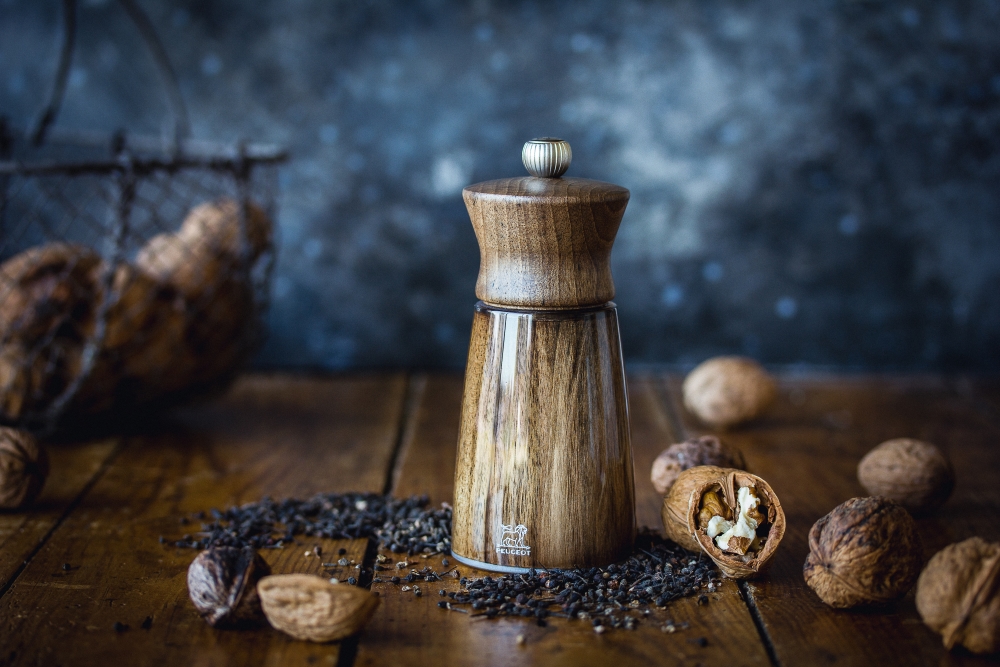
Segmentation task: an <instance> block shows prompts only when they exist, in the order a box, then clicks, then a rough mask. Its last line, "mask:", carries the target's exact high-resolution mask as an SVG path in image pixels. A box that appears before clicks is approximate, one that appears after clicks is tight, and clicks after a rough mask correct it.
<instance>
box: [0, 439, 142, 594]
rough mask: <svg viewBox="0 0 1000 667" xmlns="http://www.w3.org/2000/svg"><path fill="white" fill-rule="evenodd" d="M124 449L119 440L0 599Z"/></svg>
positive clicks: (12, 577)
mask: <svg viewBox="0 0 1000 667" xmlns="http://www.w3.org/2000/svg"><path fill="white" fill-rule="evenodd" d="M123 448H124V444H123V439H122V438H119V439H118V441H117V442H116V443H115V446H114V448H113V449H112V450H111V452H109V453H108V455H107V456H106V457H105V458H104V461H102V462H101V465H100V467H98V469H97V470H96V471H95V472H94V474H93V476H91V478H90V479H89V480H88V481H87V483H86V484H84V485H83V488H82V489H80V492H79V493H77V494H76V496H74V498H73V500H71V501H70V502H69V504H68V505H67V506H66V509H65V510H63V513H62V514H60V515H59V518H58V519H56V520H55V522H53V524H52V527H51V528H49V529H48V530H47V531H46V532H45V535H43V536H42V537H41V539H39V540H38V543H37V544H36V545H35V547H34V548H33V549H32V550H31V552H30V553H29V554H28V555H27V557H26V558H25V559H24V560H23V561H22V562H21V564H20V565H19V566H18V567H17V569H16V570H14V572H13V573H12V574H11V575H10V578H9V579H8V580H7V581H5V582H4V583H3V584H2V585H0V598H2V597H3V596H4V595H6V594H7V592H8V591H9V590H10V589H11V588H13V586H14V584H15V583H17V580H18V578H19V577H20V576H21V574H22V573H23V572H24V570H25V569H27V567H28V565H29V564H30V563H31V561H32V560H34V559H35V556H36V555H38V552H39V551H41V550H42V547H44V546H45V545H46V544H48V542H49V539H50V538H51V537H52V536H53V535H54V534H55V532H56V531H57V530H59V528H60V527H61V526H62V525H63V523H65V521H66V519H68V518H69V515H70V514H71V513H72V512H73V510H75V509H76V508H77V507H78V506H79V505H80V503H81V502H82V501H83V499H84V497H86V495H87V494H88V493H90V490H91V489H92V488H94V485H95V484H97V482H98V481H100V479H101V478H102V477H104V474H105V473H106V472H107V471H108V468H110V467H111V464H112V463H114V461H115V459H117V458H118V454H119V453H120V452H121V451H122V449H123Z"/></svg>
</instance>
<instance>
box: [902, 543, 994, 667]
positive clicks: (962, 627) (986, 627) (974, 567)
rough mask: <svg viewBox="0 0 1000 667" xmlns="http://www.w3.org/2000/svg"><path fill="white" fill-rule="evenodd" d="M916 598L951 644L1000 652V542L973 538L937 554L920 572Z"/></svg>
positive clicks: (923, 613) (976, 650)
mask: <svg viewBox="0 0 1000 667" xmlns="http://www.w3.org/2000/svg"><path fill="white" fill-rule="evenodd" d="M916 602H917V611H919V612H920V617H921V618H922V619H923V620H924V623H926V624H927V626H928V627H929V628H931V629H932V630H934V631H935V632H938V633H940V634H941V639H942V641H943V642H944V646H945V648H947V649H951V648H952V647H954V646H955V645H956V644H961V645H962V646H965V648H967V649H969V650H970V651H972V652H973V653H995V652H997V651H1000V544H997V543H990V542H986V541H985V540H983V539H980V538H978V537H973V538H971V539H968V540H965V541H964V542H958V543H957V544H952V545H949V546H947V547H945V548H944V549H943V550H941V551H939V552H938V553H936V554H935V555H934V557H933V558H931V560H930V562H929V563H927V567H925V568H924V571H923V572H921V573H920V579H919V580H918V581H917V599H916Z"/></svg>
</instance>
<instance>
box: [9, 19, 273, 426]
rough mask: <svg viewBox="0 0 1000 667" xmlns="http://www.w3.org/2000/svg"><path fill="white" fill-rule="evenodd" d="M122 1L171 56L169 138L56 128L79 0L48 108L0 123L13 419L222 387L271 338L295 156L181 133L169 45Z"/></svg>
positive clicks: (115, 407) (108, 408) (123, 406)
mask: <svg viewBox="0 0 1000 667" xmlns="http://www.w3.org/2000/svg"><path fill="white" fill-rule="evenodd" d="M119 2H120V3H121V4H122V6H123V7H124V8H125V9H126V10H127V11H128V12H129V14H130V16H132V18H133V20H134V21H135V23H136V25H137V27H138V28H139V30H140V32H141V33H143V37H144V38H145V39H146V40H147V43H149V44H151V51H152V52H153V54H154V56H155V57H156V59H157V62H158V63H160V65H161V69H162V68H163V67H164V66H165V72H164V80H165V82H167V84H168V89H170V90H172V91H173V92H172V93H171V94H170V95H169V97H170V98H171V104H172V107H173V111H174V119H175V123H174V128H175V133H174V136H173V137H171V138H169V139H168V140H163V139H143V138H132V137H127V136H126V135H125V134H124V133H118V134H116V135H114V136H110V137H109V136H102V135H88V134H83V133H66V132H62V133H60V132H58V131H55V130H53V131H50V130H49V126H50V125H51V124H52V122H53V120H54V119H55V117H56V114H57V111H58V107H59V104H60V102H61V98H62V91H63V90H64V88H65V76H64V74H65V71H68V63H69V57H68V56H67V53H71V52H72V47H73V39H72V34H73V33H74V32H75V3H74V2H71V1H70V0H67V1H66V2H64V16H65V19H66V35H67V37H66V39H65V40H64V45H63V53H62V57H61V58H60V66H59V72H58V73H57V76H56V84H55V85H54V87H53V94H52V96H51V99H50V101H49V105H48V106H47V108H46V109H45V110H44V111H43V112H42V114H41V115H40V119H39V122H38V123H37V126H36V127H35V128H34V130H33V131H32V132H30V133H27V134H23V133H16V132H14V131H13V130H12V129H11V128H9V127H8V126H7V125H6V123H5V122H3V121H2V120H0V422H2V423H5V424H9V425H19V426H25V427H28V428H32V429H35V430H40V431H46V430H49V431H51V430H53V429H55V428H57V427H58V426H59V425H61V424H63V423H65V422H66V421H68V420H73V419H76V418H81V417H84V416H88V415H95V414H104V413H108V412H119V413H120V412H123V411H130V410H135V409H137V408H140V407H141V408H148V407H159V406H162V405H168V404H172V403H177V402H180V401H184V400H187V399H190V398H191V397H194V396H198V395H203V394H205V393H210V392H215V391H218V390H220V389H222V388H224V387H225V386H226V385H227V384H228V383H229V382H230V381H231V380H232V378H233V377H235V375H236V373H237V372H238V371H239V370H240V368H241V367H242V366H243V365H244V364H245V362H246V361H247V359H248V358H249V356H250V355H251V354H252V353H253V352H254V351H255V350H256V349H257V347H258V346H259V343H260V341H261V339H262V333H263V314H264V311H265V309H266V306H267V296H268V285H269V280H270V274H271V267H272V265H273V260H274V249H273V225H272V221H273V220H274V215H275V200H276V194H277V174H276V171H277V165H278V164H280V163H281V162H282V161H284V160H285V158H286V155H285V153H284V151H283V150H281V149H279V148H276V147H268V146H258V145H245V144H240V145H235V146H232V145H221V144H214V143H208V142H194V141H190V140H186V139H185V138H184V137H185V135H186V134H187V129H186V128H187V116H186V112H185V110H184V108H183V102H182V101H181V100H180V95H179V92H178V91H177V89H176V78H175V77H174V76H173V72H172V70H171V69H170V68H169V63H166V60H165V52H164V51H163V48H162V45H160V44H159V41H158V40H157V39H156V36H155V33H153V32H152V28H151V26H150V25H149V23H148V21H147V20H146V19H145V16H144V15H142V14H141V13H137V12H139V10H138V7H137V6H136V5H135V4H134V2H132V1H131V0H119ZM147 33H148V34H147ZM157 54H159V55H157ZM161 60H162V62H161ZM60 80H61V83H60Z"/></svg>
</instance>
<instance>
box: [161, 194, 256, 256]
mask: <svg viewBox="0 0 1000 667" xmlns="http://www.w3.org/2000/svg"><path fill="white" fill-rule="evenodd" d="M273 231H274V230H273V224H272V223H271V219H270V218H269V217H268V216H267V213H265V212H264V209H262V208H261V207H260V206H258V205H257V204H255V203H253V202H248V203H247V210H246V227H245V238H246V243H247V259H249V260H250V261H253V260H255V259H257V258H258V257H260V255H261V254H263V253H264V252H265V251H266V250H267V249H268V248H270V247H271V243H272V235H273ZM177 236H178V237H179V238H180V240H182V241H184V242H185V243H186V244H187V245H188V246H189V247H193V246H196V245H204V246H207V247H210V248H212V249H214V250H216V251H221V252H224V253H228V254H231V255H234V256H236V257H240V256H242V253H241V249H242V248H241V234H240V204H239V203H238V202H236V201H235V200H233V199H229V198H226V197H224V198H222V199H218V200H216V201H214V202H206V203H204V204H200V205H198V206H195V207H194V208H193V209H191V212H190V213H188V215H187V217H186V218H185V219H184V223H183V224H182V225H181V229H180V231H179V232H178V233H177Z"/></svg>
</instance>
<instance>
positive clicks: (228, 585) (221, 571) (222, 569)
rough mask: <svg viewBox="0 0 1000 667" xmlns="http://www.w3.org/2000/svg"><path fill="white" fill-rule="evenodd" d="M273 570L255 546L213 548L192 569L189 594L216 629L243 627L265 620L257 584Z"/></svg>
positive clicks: (198, 558)
mask: <svg viewBox="0 0 1000 667" xmlns="http://www.w3.org/2000/svg"><path fill="white" fill-rule="evenodd" d="M269 574H271V568H270V567H269V566H268V564H267V563H266V562H265V561H264V559H263V558H261V557H260V554H258V553H257V552H256V551H255V550H254V548H253V547H242V548H237V547H212V548H210V549H206V550H205V551H202V552H201V553H200V554H198V556H197V557H196V558H195V559H194V561H193V562H192V563H191V565H190V566H189V567H188V573H187V585H188V594H189V595H190V596H191V602H193V603H194V606H195V609H197V610H198V613H199V614H201V617H202V618H204V619H205V620H206V621H207V622H208V624H209V625H211V626H212V627H219V628H225V627H243V626H248V625H254V624H257V623H260V622H261V621H263V620H264V616H263V612H262V610H261V608H260V598H259V597H258V595H257V582H258V581H260V580H261V579H262V578H263V577H266V576H267V575H269Z"/></svg>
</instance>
